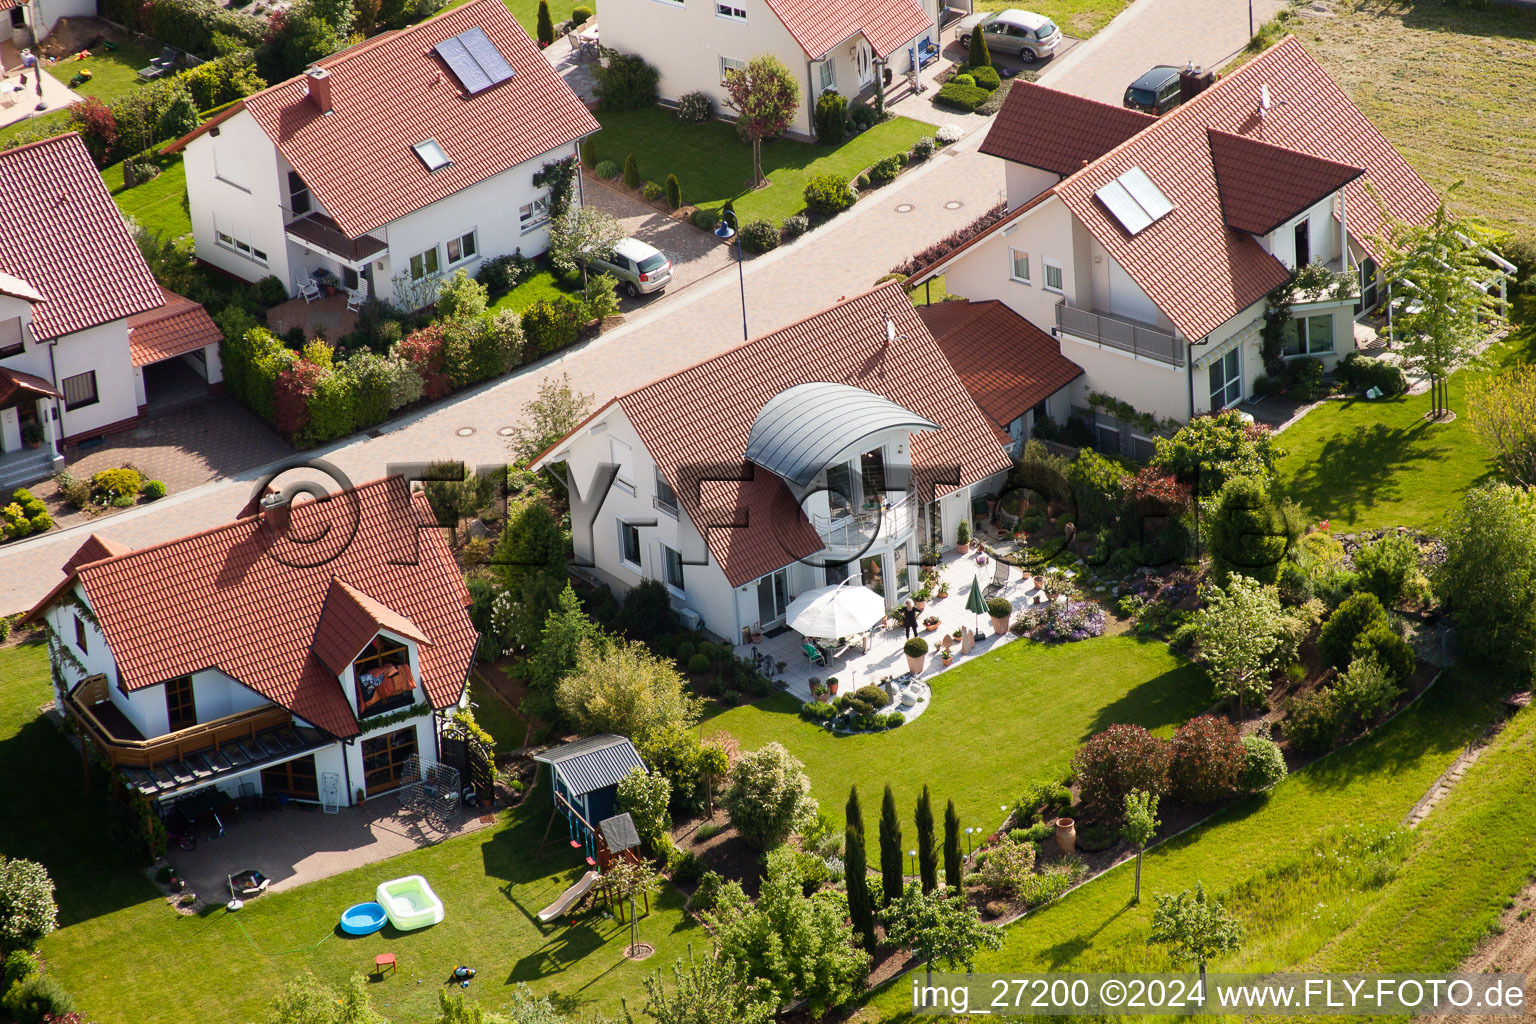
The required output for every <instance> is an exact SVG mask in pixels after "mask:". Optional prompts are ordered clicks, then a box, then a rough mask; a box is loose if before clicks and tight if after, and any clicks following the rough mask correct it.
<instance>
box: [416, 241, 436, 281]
mask: <svg viewBox="0 0 1536 1024" xmlns="http://www.w3.org/2000/svg"><path fill="white" fill-rule="evenodd" d="M436 274H437V246H435V245H434V246H433V247H432V248H430V249H428V250H427V251H426V252H419V253H417V254H416V255H415V256H412V257H411V280H412V281H425V280H426V279H427V278H429V277H434V276H436Z"/></svg>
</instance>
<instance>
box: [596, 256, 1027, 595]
mask: <svg viewBox="0 0 1536 1024" xmlns="http://www.w3.org/2000/svg"><path fill="white" fill-rule="evenodd" d="M887 316H890V317H891V318H892V319H894V320H895V322H896V333H897V335H898V340H897V341H896V342H895V343H894V344H893V345H891V346H890V347H889V348H888V349H887V348H886V344H885V330H884V324H885V318H886V317H887ZM812 381H832V382H835V383H841V384H848V385H851V386H853V387H857V388H863V389H864V390H866V391H870V392H873V393H875V394H880V395H884V396H885V397H887V398H889V399H890V400H891V401H893V402H895V403H896V404H897V405H900V406H902V407H903V408H906V409H910V410H912V411H913V412H915V413H917V414H919V415H921V416H925V417H927V418H928V419H930V420H932V421H933V422H935V423H938V424H939V425H940V429H939V430H937V431H931V432H928V433H924V434H915V435H913V436H912V440H911V458H912V466H913V470H914V474H913V475H914V478H915V480H914V482H915V483H916V484H917V485H918V486H919V487H922V485H923V481H924V480H925V479H926V480H931V481H933V482H934V484H935V486H936V493H945V492H947V491H948V490H949V489H950V488H951V487H952V486H954V485H955V480H954V479H953V474H949V473H947V472H946V470H948V469H950V468H957V469H958V471H959V481H958V482H959V486H968V485H970V484H972V483H975V482H976V481H978V480H981V479H983V478H985V477H987V476H990V475H991V474H993V473H996V472H999V471H1001V470H1004V469H1007V468H1008V465H1009V460H1008V458H1007V457H1006V456H1005V455H1004V454H1003V451H1002V448H1001V446H1000V444H999V441H998V435H997V432H996V429H995V428H994V426H993V425H992V424H991V423H989V422H988V420H987V419H986V417H984V416H983V415H982V413H981V410H980V409H978V408H977V407H976V403H975V402H974V401H973V400H972V399H971V396H970V394H969V393H968V392H967V391H966V389H965V386H964V385H963V384H962V383H961V382H960V378H959V377H957V376H956V375H955V372H954V370H952V369H951V368H950V365H949V363H948V361H947V360H946V359H945V358H944V353H943V352H941V351H940V350H939V346H938V344H937V343H936V342H935V341H934V339H933V336H932V335H931V334H929V333H928V328H927V327H926V326H925V325H924V324H923V321H922V319H921V318H919V317H918V315H917V312H916V311H915V310H914V309H913V308H912V303H911V301H910V300H908V298H907V296H906V294H905V293H904V292H903V291H902V290H901V287H900V286H899V285H898V284H897V283H896V282H890V283H887V284H885V285H882V286H880V287H878V288H875V289H874V290H873V291H869V292H866V293H864V294H863V295H859V296H855V297H854V298H852V299H849V300H847V301H845V302H841V303H839V304H837V305H836V306H833V307H832V308H830V309H828V310H825V311H823V312H821V313H818V314H816V315H815V316H812V317H809V318H807V319H805V320H802V321H800V322H799V323H796V324H791V325H790V326H788V327H785V328H783V329H782V330H779V331H775V332H774V333H772V334H768V335H764V336H763V337H761V338H758V339H756V340H755V341H751V342H748V343H747V344H745V345H742V346H740V347H738V348H734V349H732V350H730V351H729V352H726V353H723V354H722V355H719V356H716V357H715V358H713V359H709V360H706V361H705V362H702V363H698V364H696V365H694V366H691V367H689V368H688V369H686V370H682V371H680V372H678V373H675V374H673V375H672V376H670V377H664V378H662V379H661V380H658V381H655V382H654V383H651V384H648V385H646V386H645V387H643V388H640V389H638V390H636V391H631V392H629V393H628V394H626V395H621V396H620V397H618V398H617V399H615V400H614V401H615V402H617V404H618V405H619V407H620V408H622V409H623V411H624V414H625V416H627V417H628V418H629V421H630V423H631V424H633V426H634V428H635V430H636V432H637V433H639V435H640V439H641V440H642V441H643V442H644V443H645V447H646V450H647V451H648V452H650V454H651V457H652V458H653V459H655V460H656V464H657V466H658V467H659V468H660V470H661V472H662V475H663V476H664V477H666V479H667V481H668V483H669V484H671V485H672V488H673V490H675V491H676V492H677V496H678V501H679V502H680V503H681V505H682V507H683V508H684V510H685V511H687V513H688V516H689V518H690V519H692V520H693V522H694V525H695V526H697V527H698V528H699V529H700V531H701V532H702V533H704V534H705V539H706V542H707V543H708V545H709V550H710V552H711V554H713V555H714V557H715V559H716V560H717V561H718V562H719V563H720V566H721V568H722V569H723V570H724V571H725V575H726V578H727V579H728V580H730V582H731V585H732V586H739V585H741V584H743V583H747V582H749V581H751V580H754V579H756V578H758V577H759V576H762V575H763V574H764V573H768V572H772V571H773V570H775V569H778V568H781V567H783V566H784V565H786V564H788V563H789V562H791V561H793V560H794V559H796V558H803V557H805V556H807V555H810V554H813V553H814V552H816V551H819V550H821V548H822V542H821V539H820V537H819V536H818V535H817V534H816V531H815V530H814V529H813V528H812V526H811V524H810V523H809V522H808V521H807V520H806V519H805V517H804V515H803V513H801V512H800V508H799V505H798V504H797V503H796V501H795V499H794V497H793V495H791V493H790V492H789V489H788V488H787V487H786V486H785V484H784V482H783V481H782V480H780V479H779V478H778V477H776V476H773V475H772V474H771V473H769V472H767V471H766V470H762V469H754V468H753V467H751V466H750V465H749V464H747V463H746V462H744V461H743V457H742V456H743V453H744V452H745V451H746V450H747V436H748V434H749V433H750V432H751V430H752V422H753V420H754V419H755V418H756V416H757V414H758V412H759V410H761V409H762V407H763V405H764V404H765V403H766V402H767V401H768V400H769V399H770V398H772V397H773V396H774V395H777V394H778V393H779V392H781V391H783V390H785V389H786V388H790V387H793V386H794V385H796V384H806V383H810V382H812ZM578 429H579V428H578ZM701 468H702V469H704V470H705V471H704V472H703V473H702V476H703V477H704V479H703V480H702V481H701V480H700V477H701ZM722 476H724V477H727V478H729V479H727V480H724V481H722V480H720V479H718V478H719V477H722ZM728 524H734V525H733V526H728ZM710 527H716V528H714V529H711V528H710Z"/></svg>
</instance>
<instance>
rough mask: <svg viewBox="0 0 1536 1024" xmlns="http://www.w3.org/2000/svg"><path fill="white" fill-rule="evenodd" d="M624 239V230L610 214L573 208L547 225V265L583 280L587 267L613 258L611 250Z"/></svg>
mask: <svg viewBox="0 0 1536 1024" xmlns="http://www.w3.org/2000/svg"><path fill="white" fill-rule="evenodd" d="M623 238H624V226H623V225H622V224H620V223H619V222H618V221H617V220H615V219H614V217H613V215H612V214H609V213H604V212H603V211H602V210H599V209H598V208H597V207H595V206H573V207H572V208H571V209H569V210H566V211H565V213H564V214H563V215H562V216H559V217H556V218H554V219H553V220H551V221H550V222H549V261H550V262H551V263H553V264H554V265H555V266H557V267H559V268H560V269H561V270H563V271H565V272H566V273H567V274H574V273H575V272H576V271H577V270H580V271H581V280H582V283H583V284H585V283H586V280H587V263H588V262H590V261H591V260H605V259H609V258H610V257H612V256H613V247H614V246H616V245H618V244H619V242H620V241H621V240H623Z"/></svg>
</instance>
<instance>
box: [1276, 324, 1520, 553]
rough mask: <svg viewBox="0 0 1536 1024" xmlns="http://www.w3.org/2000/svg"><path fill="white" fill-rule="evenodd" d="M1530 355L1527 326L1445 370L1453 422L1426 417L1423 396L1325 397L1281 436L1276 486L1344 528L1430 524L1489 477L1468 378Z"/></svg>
mask: <svg viewBox="0 0 1536 1024" xmlns="http://www.w3.org/2000/svg"><path fill="white" fill-rule="evenodd" d="M1533 354H1536V328H1531V327H1526V328H1523V329H1521V330H1520V331H1518V332H1516V334H1514V335H1513V336H1512V337H1511V338H1510V339H1509V340H1507V341H1506V342H1505V343H1504V344H1502V345H1500V346H1499V347H1498V348H1496V349H1494V350H1492V351H1491V352H1489V353H1488V355H1487V357H1486V358H1485V360H1484V361H1483V363H1482V364H1481V365H1478V366H1474V367H1471V368H1468V369H1466V370H1462V371H1461V372H1459V373H1456V374H1453V375H1452V377H1451V386H1450V407H1451V409H1452V411H1454V412H1456V413H1457V414H1458V418H1457V419H1456V420H1454V421H1452V422H1451V423H1435V424H1432V423H1429V422H1427V421H1426V420H1425V419H1424V414H1425V413H1426V412H1428V411H1429V396H1428V395H1414V396H1406V397H1403V398H1393V399H1388V400H1386V401H1379V402H1368V401H1365V400H1364V399H1349V400H1345V401H1340V402H1324V403H1323V404H1322V405H1321V406H1319V407H1318V408H1316V409H1313V410H1312V411H1311V412H1309V413H1307V415H1306V416H1304V417H1302V418H1301V420H1300V421H1299V422H1297V423H1295V424H1294V425H1292V426H1291V427H1289V428H1288V429H1287V430H1286V431H1285V432H1284V433H1282V434H1281V435H1280V444H1281V446H1282V447H1283V448H1284V449H1285V450H1286V455H1285V458H1283V459H1282V460H1281V462H1280V488H1281V491H1282V492H1283V493H1284V494H1285V495H1286V496H1288V497H1290V498H1293V499H1295V500H1296V501H1298V502H1300V503H1301V504H1302V505H1303V506H1304V507H1306V508H1307V509H1308V511H1310V512H1311V513H1312V514H1313V515H1314V516H1318V517H1321V518H1326V519H1328V520H1329V521H1330V522H1331V523H1332V524H1333V525H1334V526H1335V527H1342V528H1347V529H1350V530H1364V529H1376V528H1379V527H1386V526H1414V527H1420V528H1434V527H1437V526H1438V525H1439V524H1440V523H1441V522H1442V521H1443V520H1444V518H1445V514H1446V513H1447V512H1449V511H1450V510H1451V509H1453V508H1455V507H1457V506H1458V505H1459V504H1460V503H1461V495H1462V493H1463V492H1465V491H1466V490H1467V489H1468V488H1470V487H1473V486H1476V485H1477V484H1478V483H1480V482H1482V481H1483V480H1486V479H1488V478H1490V477H1491V476H1493V474H1494V466H1493V462H1492V461H1491V460H1490V459H1489V457H1488V451H1487V449H1486V448H1484V447H1483V445H1482V443H1481V442H1479V441H1478V439H1477V437H1476V435H1474V433H1473V432H1472V428H1471V426H1470V424H1469V422H1468V420H1467V418H1466V411H1467V405H1466V384H1467V381H1468V380H1470V379H1475V378H1476V377H1477V376H1479V375H1486V374H1491V373H1496V372H1498V371H1499V370H1501V369H1503V368H1506V367H1508V366H1510V365H1513V364H1514V363H1515V362H1517V361H1519V360H1521V359H1526V360H1529V359H1530V358H1531V357H1532V355H1533Z"/></svg>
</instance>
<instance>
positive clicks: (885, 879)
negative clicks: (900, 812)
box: [880, 782, 906, 905]
mask: <svg viewBox="0 0 1536 1024" xmlns="http://www.w3.org/2000/svg"><path fill="white" fill-rule="evenodd" d="M901 856H902V854H901V819H900V818H898V817H897V816H896V794H894V793H892V792H891V784H890V783H889V782H887V783H886V784H885V798H884V799H883V800H882V801H881V804H880V896H881V899H882V900H884V902H885V903H886V905H889V904H890V902H891V900H893V899H895V898H896V895H897V894H898V893H899V892H901V887H902V882H903V877H904V875H905V874H906V873H905V872H904V871H902V869H901Z"/></svg>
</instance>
